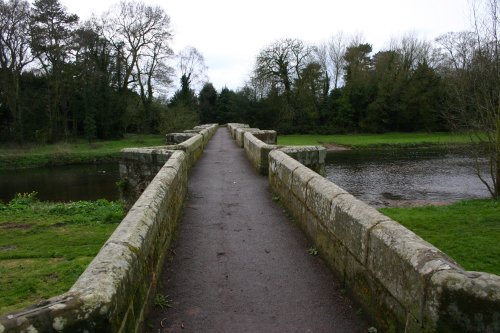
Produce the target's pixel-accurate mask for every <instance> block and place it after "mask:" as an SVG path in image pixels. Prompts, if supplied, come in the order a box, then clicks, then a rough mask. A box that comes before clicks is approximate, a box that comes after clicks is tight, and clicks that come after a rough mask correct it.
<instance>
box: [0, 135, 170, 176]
mask: <svg viewBox="0 0 500 333" xmlns="http://www.w3.org/2000/svg"><path fill="white" fill-rule="evenodd" d="M163 144H165V137H164V136H163V135H127V136H126V137H125V138H124V139H121V140H109V141H95V142H93V143H91V144H89V143H88V142H86V141H83V140H79V141H77V142H74V143H56V144H50V145H34V144H30V145H23V146H17V145H1V146H0V170H2V169H3V170H5V169H19V168H32V167H39V166H46V165H64V164H78V163H92V162H95V161H109V160H114V159H117V158H119V156H120V149H123V148H128V147H147V146H158V145H163Z"/></svg>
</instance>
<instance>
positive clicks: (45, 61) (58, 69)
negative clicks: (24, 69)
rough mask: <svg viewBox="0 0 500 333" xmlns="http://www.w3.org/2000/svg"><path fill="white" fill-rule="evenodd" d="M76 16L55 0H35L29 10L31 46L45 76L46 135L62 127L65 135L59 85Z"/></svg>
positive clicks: (63, 102) (53, 135)
mask: <svg viewBox="0 0 500 333" xmlns="http://www.w3.org/2000/svg"><path fill="white" fill-rule="evenodd" d="M77 22H78V16H77V15H74V14H69V13H67V12H66V10H65V9H64V8H63V7H62V5H61V4H60V3H59V1H58V0H36V1H35V2H34V3H33V9H32V12H31V49H32V52H33V54H34V55H35V57H36V58H37V59H38V61H39V63H40V65H41V67H42V69H43V72H44V73H45V75H46V77H47V78H48V80H49V87H50V88H49V89H50V91H49V95H48V96H49V102H48V104H47V114H48V118H49V129H48V139H49V140H54V139H56V137H57V135H58V134H59V130H60V129H62V131H63V134H64V135H65V137H67V136H68V134H69V132H68V112H69V110H68V107H69V105H68V101H67V94H65V93H64V91H63V89H64V88H66V87H67V86H66V87H65V86H64V81H65V80H67V79H68V78H67V77H64V68H65V67H66V65H67V63H68V62H69V61H70V58H71V56H72V55H71V49H72V46H73V44H72V37H73V35H72V32H73V29H74V26H75V24H76V23H77Z"/></svg>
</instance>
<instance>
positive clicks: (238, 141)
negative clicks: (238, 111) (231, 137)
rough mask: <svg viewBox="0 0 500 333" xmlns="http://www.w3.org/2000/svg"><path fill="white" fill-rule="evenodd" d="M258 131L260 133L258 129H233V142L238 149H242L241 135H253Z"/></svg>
mask: <svg viewBox="0 0 500 333" xmlns="http://www.w3.org/2000/svg"><path fill="white" fill-rule="evenodd" d="M258 131H260V129H258V128H250V127H238V128H236V129H235V140H236V144H237V145H238V147H241V148H243V145H244V140H243V135H244V134H245V133H246V132H250V133H254V132H258Z"/></svg>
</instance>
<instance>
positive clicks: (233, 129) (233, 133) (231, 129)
mask: <svg viewBox="0 0 500 333" xmlns="http://www.w3.org/2000/svg"><path fill="white" fill-rule="evenodd" d="M240 127H246V128H250V125H248V124H240V123H228V124H227V128H228V130H229V133H231V137H232V138H233V139H234V140H236V129H237V128H240Z"/></svg>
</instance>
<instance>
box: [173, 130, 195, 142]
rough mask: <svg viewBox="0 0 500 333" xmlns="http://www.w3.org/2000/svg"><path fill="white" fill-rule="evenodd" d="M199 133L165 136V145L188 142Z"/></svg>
mask: <svg viewBox="0 0 500 333" xmlns="http://www.w3.org/2000/svg"><path fill="white" fill-rule="evenodd" d="M197 133H198V131H196V133H168V134H167V135H166V136H165V144H167V145H176V144H179V143H181V142H184V141H186V140H187V139H190V138H192V137H193V136H195V135H196V134H197Z"/></svg>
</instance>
